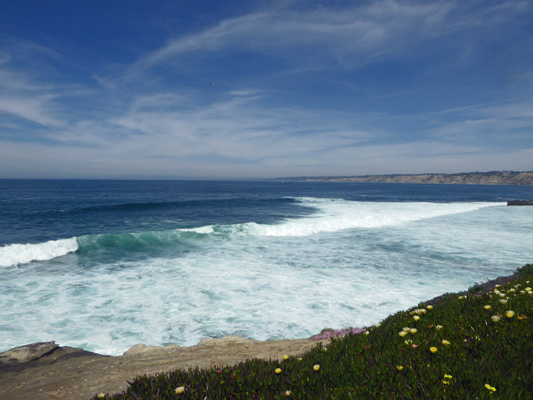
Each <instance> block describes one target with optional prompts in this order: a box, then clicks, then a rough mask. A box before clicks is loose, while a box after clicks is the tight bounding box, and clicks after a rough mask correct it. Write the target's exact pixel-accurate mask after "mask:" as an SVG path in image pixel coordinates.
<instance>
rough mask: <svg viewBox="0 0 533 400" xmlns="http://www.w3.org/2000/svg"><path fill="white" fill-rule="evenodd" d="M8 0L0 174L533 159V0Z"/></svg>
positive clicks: (372, 167) (245, 171)
mask: <svg viewBox="0 0 533 400" xmlns="http://www.w3.org/2000/svg"><path fill="white" fill-rule="evenodd" d="M223 3H224V2H214V1H204V0H201V1H197V2H186V1H154V2H132V1H126V0H120V1H102V0H95V1H91V2H83V3H82V2H53V3H52V2H37V1H29V0H20V1H17V2H5V3H4V4H2V5H0V178H113V179H119V178H127V179H131V178H137V179H150V178H159V179H161V178H168V179H172V178H174V179H179V178H197V179H206V178H211V179H223V178H229V179H247V178H275V177H283V176H341V175H344V176H356V175H379V174H420V173H432V172H435V173H458V172H469V171H498V170H515V171H531V170H533V162H532V160H533V98H532V96H531V93H533V22H532V21H533V3H531V2H529V1H525V0H524V1H521V0H517V1H476V0H474V1H469V2H460V1H446V0H433V1H409V0H406V1H394V0H369V1H361V2H357V5H353V4H352V2H348V1H334V2H331V1H329V2H325V1H298V0H273V1H264V0H263V1H261V0H258V1H253V2H249V1H241V0H238V1H233V2H229V3H227V2H225V3H227V4H223Z"/></svg>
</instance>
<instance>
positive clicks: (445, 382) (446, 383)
mask: <svg viewBox="0 0 533 400" xmlns="http://www.w3.org/2000/svg"><path fill="white" fill-rule="evenodd" d="M442 383H444V384H445V385H449V384H450V382H449V381H444V380H443V381H442Z"/></svg>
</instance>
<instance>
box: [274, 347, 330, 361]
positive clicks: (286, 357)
mask: <svg viewBox="0 0 533 400" xmlns="http://www.w3.org/2000/svg"><path fill="white" fill-rule="evenodd" d="M324 350H325V349H324ZM283 359H284V360H288V359H289V356H283Z"/></svg>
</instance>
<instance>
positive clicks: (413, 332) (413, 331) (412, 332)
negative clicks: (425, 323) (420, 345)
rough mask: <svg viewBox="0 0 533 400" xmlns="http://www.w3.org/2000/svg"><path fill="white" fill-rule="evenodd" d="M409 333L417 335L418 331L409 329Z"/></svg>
mask: <svg viewBox="0 0 533 400" xmlns="http://www.w3.org/2000/svg"><path fill="white" fill-rule="evenodd" d="M409 332H411V334H413V335H414V334H415V333H417V332H418V331H417V330H416V328H411V329H409Z"/></svg>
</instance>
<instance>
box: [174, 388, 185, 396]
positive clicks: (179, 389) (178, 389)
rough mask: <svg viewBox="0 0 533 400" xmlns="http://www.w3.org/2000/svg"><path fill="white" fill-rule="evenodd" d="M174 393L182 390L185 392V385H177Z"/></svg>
mask: <svg viewBox="0 0 533 400" xmlns="http://www.w3.org/2000/svg"><path fill="white" fill-rule="evenodd" d="M174 391H175V392H176V394H181V393H183V392H185V387H184V386H178V387H177V388H176V389H175V390H174Z"/></svg>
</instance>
